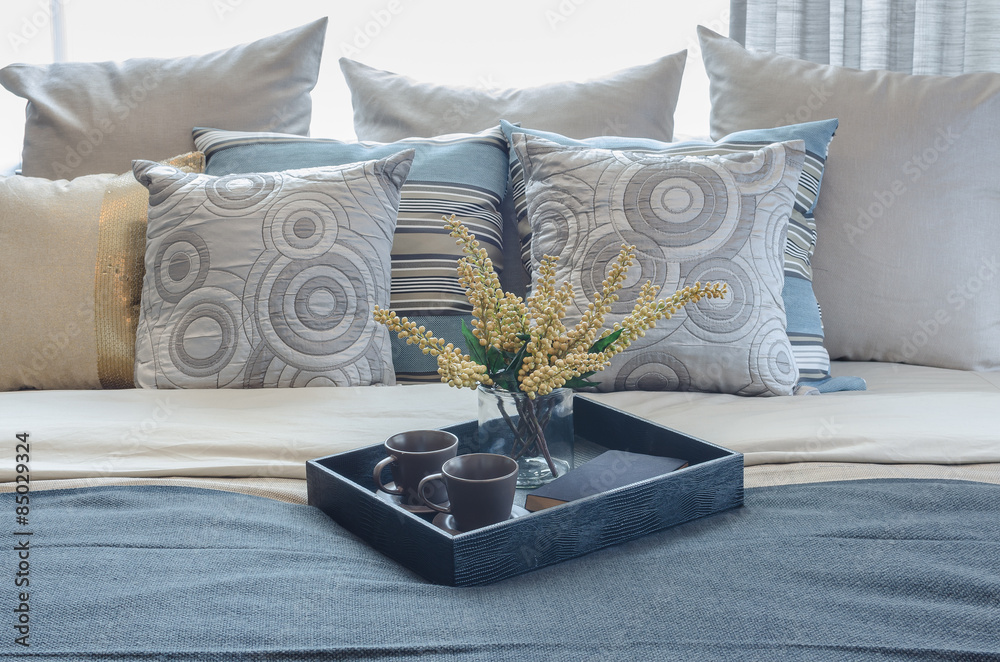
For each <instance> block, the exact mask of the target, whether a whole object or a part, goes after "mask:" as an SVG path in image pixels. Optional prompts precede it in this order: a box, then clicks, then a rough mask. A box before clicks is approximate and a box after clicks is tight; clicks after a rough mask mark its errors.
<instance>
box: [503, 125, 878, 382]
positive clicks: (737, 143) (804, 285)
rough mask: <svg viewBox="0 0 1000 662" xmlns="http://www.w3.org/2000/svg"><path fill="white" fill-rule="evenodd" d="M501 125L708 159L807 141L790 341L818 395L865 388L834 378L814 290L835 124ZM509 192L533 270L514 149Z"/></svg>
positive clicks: (788, 308) (796, 221)
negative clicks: (702, 127) (683, 138)
mask: <svg viewBox="0 0 1000 662" xmlns="http://www.w3.org/2000/svg"><path fill="white" fill-rule="evenodd" d="M501 127H502V128H503V131H504V134H505V135H506V136H507V138H508V140H511V138H512V136H513V135H514V134H516V133H525V134H529V135H535V136H540V137H543V138H545V139H546V140H551V141H552V142H555V143H558V144H560V145H588V146H592V147H602V148H605V149H626V150H630V151H653V152H658V153H661V154H674V155H677V156H685V155H691V156H709V155H715V154H734V153H739V152H752V151H756V150H757V149H759V148H760V147H762V146H764V145H768V144H771V143H774V142H782V141H786V140H803V141H804V142H805V148H806V155H805V165H804V167H803V169H802V174H801V175H800V176H799V181H798V186H797V188H796V191H795V204H794V206H793V207H792V215H791V218H790V219H789V222H788V239H787V242H786V244H785V285H784V289H783V290H782V299H783V300H784V302H785V315H786V316H787V320H788V322H787V323H788V328H787V332H788V338H789V340H790V341H791V343H792V350H793V351H794V353H795V363H796V365H797V366H798V369H799V383H800V384H802V385H808V386H813V387H816V388H818V389H819V390H820V391H837V390H859V389H864V388H865V383H864V380H862V379H860V378H856V377H831V376H830V357H829V355H828V354H827V352H826V349H824V347H823V322H822V318H821V315H820V310H819V305H818V304H817V303H816V295H815V294H814V293H813V288H812V263H811V262H812V256H813V252H814V250H815V248H816V235H817V232H816V223H815V221H814V219H813V209H814V208H815V206H816V199H817V197H818V196H819V191H820V185H821V184H822V181H823V167H824V165H825V162H826V154H827V149H828V148H829V145H830V141H831V139H832V138H833V134H834V131H836V129H837V120H835V119H832V120H822V121H819V122H808V123H804V124H793V125H791V126H787V127H778V128H774V129H761V130H751V131H739V132H736V133H733V134H730V135H728V136H726V137H724V138H722V139H720V140H719V141H718V142H715V143H706V142H696V141H691V142H682V143H664V142H660V141H658V140H650V139H644V138H626V137H618V136H601V137H595V138H585V139H583V140H574V139H572V138H567V137H565V136H562V135H560V134H557V133H552V132H548V131H538V130H535V129H528V128H523V127H518V126H514V125H512V124H511V123H510V122H507V121H502V122H501ZM510 179H511V189H512V191H513V196H514V213H515V216H516V218H517V227H518V235H519V237H520V240H521V257H522V260H523V262H524V264H525V267H526V268H528V269H530V268H531V266H530V260H531V225H530V224H529V223H528V218H527V206H526V204H525V199H524V175H523V171H522V168H521V164H520V162H519V161H518V159H517V155H516V154H515V153H514V152H513V150H511V160H510Z"/></svg>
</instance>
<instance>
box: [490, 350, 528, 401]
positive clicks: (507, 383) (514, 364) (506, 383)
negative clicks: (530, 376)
mask: <svg viewBox="0 0 1000 662" xmlns="http://www.w3.org/2000/svg"><path fill="white" fill-rule="evenodd" d="M527 351H528V344H527V343H525V344H523V345H521V349H519V350H517V354H515V355H514V358H513V359H512V360H511V362H510V363H509V364H507V368H506V369H505V370H504V371H503V372H501V373H500V374H499V375H497V376H495V377H494V378H493V381H494V382H496V384H497V386H499V387H500V388H503V389H507V390H508V391H516V390H517V373H518V372H519V371H520V370H521V364H522V363H523V362H524V354H525V352H527Z"/></svg>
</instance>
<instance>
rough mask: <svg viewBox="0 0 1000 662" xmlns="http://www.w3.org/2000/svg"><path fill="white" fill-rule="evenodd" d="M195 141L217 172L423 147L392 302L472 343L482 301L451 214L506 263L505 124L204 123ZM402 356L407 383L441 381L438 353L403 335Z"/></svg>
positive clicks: (400, 373)
mask: <svg viewBox="0 0 1000 662" xmlns="http://www.w3.org/2000/svg"><path fill="white" fill-rule="evenodd" d="M194 140H195V144H197V145H199V150H201V151H204V153H205V157H206V159H207V164H206V167H205V172H206V173H207V174H210V175H225V174H236V173H244V172H264V171H268V172H275V171H282V170H289V169H298V168H310V167H315V166H322V165H342V164H346V163H353V162H356V161H368V160H371V159H378V158H382V157H385V156H389V155H391V154H395V153H397V152H400V151H402V150H405V149H413V150H415V152H416V155H415V157H414V159H413V166H412V168H411V169H410V174H409V177H408V178H407V180H406V182H405V183H404V184H403V188H402V191H401V201H400V204H399V217H398V220H397V223H396V232H395V235H394V238H393V245H392V293H391V306H392V309H393V310H395V311H396V312H397V313H399V314H400V315H405V316H407V317H409V318H410V319H411V320H412V321H414V322H416V323H418V324H424V325H426V326H428V327H429V328H432V329H434V331H435V333H436V334H437V335H439V336H442V337H445V338H448V339H449V340H450V341H451V342H454V343H455V344H456V346H461V345H462V343H460V342H459V341H460V340H461V333H460V332H459V328H460V324H461V319H462V318H463V317H464V318H465V319H466V320H468V319H470V317H471V315H470V313H471V310H472V309H471V306H470V305H469V302H468V299H467V298H466V296H465V290H464V289H463V288H461V287H460V286H459V284H458V275H457V273H456V271H455V266H456V265H455V263H456V261H457V259H458V258H459V257H461V255H462V253H461V249H459V247H458V246H457V245H456V243H455V240H454V239H453V238H452V237H450V236H449V234H448V232H447V230H445V229H444V223H443V221H442V216H450V215H451V214H454V215H455V216H456V217H457V218H458V219H460V220H461V221H462V222H463V223H465V224H466V225H467V226H468V227H469V228H470V229H471V230H472V231H473V232H474V233H475V235H476V237H478V239H479V241H480V243H481V244H482V246H483V247H484V248H486V249H487V251H488V252H489V254H490V257H491V259H492V260H493V263H494V265H495V268H496V270H497V272H498V273H499V272H501V271H502V269H503V244H502V236H503V224H502V219H501V216H500V202H501V201H502V200H503V197H504V194H505V192H506V189H507V166H508V164H507V159H508V155H507V141H506V139H505V138H504V135H503V132H502V131H501V130H500V127H495V128H493V129H490V130H487V131H483V132H481V133H476V134H451V135H447V136H439V137H435V138H407V139H405V140H399V141H397V142H394V143H376V142H354V143H348V142H342V141H338V140H330V139H318V138H304V137H302V136H293V135H286V134H278V133H246V132H240V131H222V130H217V129H207V128H199V129H195V130H194ZM463 349H464V347H463ZM393 362H394V367H395V371H396V380H397V382H414V381H436V380H438V375H437V361H436V360H435V359H434V358H433V357H429V356H424V355H423V354H422V353H421V352H420V351H419V350H418V349H416V348H415V346H412V345H407V344H406V342H405V341H402V340H399V339H398V338H393Z"/></svg>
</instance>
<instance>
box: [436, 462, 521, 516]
mask: <svg viewBox="0 0 1000 662" xmlns="http://www.w3.org/2000/svg"><path fill="white" fill-rule="evenodd" d="M517 469H518V467H517V462H516V461H515V460H513V459H511V458H509V457H507V456H506V455H495V454H493V453H469V454H467V455H459V456H457V457H453V458H451V459H450V460H448V461H447V462H445V463H444V465H443V466H442V467H441V473H439V474H432V475H429V476H427V477H425V478H424V479H423V480H421V481H420V485H419V486H418V487H417V494H419V495H420V498H421V499H422V500H423V502H424V503H425V504H427V505H428V506H430V507H431V508H433V509H434V510H437V511H439V512H442V513H451V516H452V518H454V520H455V528H456V529H458V530H459V531H471V530H473V529H478V528H480V527H483V526H489V525H490V524H496V523H497V522H503V521H505V520H507V519H509V518H510V512H511V509H512V508H513V506H514V490H515V488H516V487H517ZM439 479H440V480H443V481H444V485H445V488H446V489H447V491H448V500H449V501H450V503H449V505H448V506H441V505H439V504H438V503H435V502H434V501H431V500H430V499H429V498H428V495H427V494H426V493H425V491H424V490H425V489H429V488H430V487H432V486H431V485H429V483H430V482H431V481H433V480H439Z"/></svg>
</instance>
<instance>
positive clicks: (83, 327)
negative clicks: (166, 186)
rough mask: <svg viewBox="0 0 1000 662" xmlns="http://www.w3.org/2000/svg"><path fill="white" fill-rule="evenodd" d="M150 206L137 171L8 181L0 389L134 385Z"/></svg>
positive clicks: (193, 166) (1, 237) (2, 237)
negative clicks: (135, 173)
mask: <svg viewBox="0 0 1000 662" xmlns="http://www.w3.org/2000/svg"><path fill="white" fill-rule="evenodd" d="M168 163H170V164H171V165H174V166H177V167H179V168H182V169H184V170H185V171H187V172H201V171H202V169H203V166H204V158H203V157H202V155H201V154H200V153H193V154H186V155H183V156H179V157H176V158H173V159H170V160H169V161H168ZM148 204H149V194H148V192H147V191H146V189H145V187H143V186H142V185H141V184H140V183H139V182H137V181H136V180H135V177H133V175H132V172H131V171H129V172H127V173H125V174H123V175H110V174H107V175H87V176H85V177H78V178H76V179H74V180H72V181H66V180H60V181H50V180H47V179H41V178H37V177H6V178H2V179H0V338H2V341H0V390H3V391H9V390H12V389H20V388H36V389H79V388H128V387H131V386H132V383H133V380H132V371H133V364H134V362H135V330H136V323H137V322H138V319H139V298H140V293H141V291H142V275H143V256H144V254H145V248H146V210H147V207H148Z"/></svg>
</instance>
